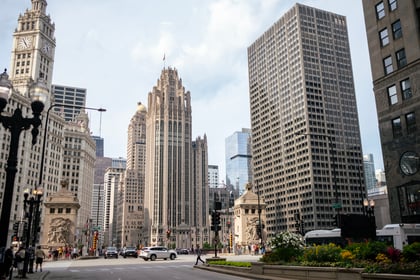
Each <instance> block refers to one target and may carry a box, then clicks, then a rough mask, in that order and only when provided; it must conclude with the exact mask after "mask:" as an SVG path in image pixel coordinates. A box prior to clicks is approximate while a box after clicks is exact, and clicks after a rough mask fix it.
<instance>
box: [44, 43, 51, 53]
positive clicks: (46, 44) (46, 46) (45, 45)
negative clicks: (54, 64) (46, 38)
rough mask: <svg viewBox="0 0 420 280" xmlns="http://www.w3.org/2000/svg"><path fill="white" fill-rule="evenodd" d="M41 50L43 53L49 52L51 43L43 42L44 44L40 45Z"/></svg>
mask: <svg viewBox="0 0 420 280" xmlns="http://www.w3.org/2000/svg"><path fill="white" fill-rule="evenodd" d="M42 52H43V53H45V54H50V52H51V45H50V44H49V43H48V42H45V43H44V46H42Z"/></svg>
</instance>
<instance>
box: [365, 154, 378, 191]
mask: <svg viewBox="0 0 420 280" xmlns="http://www.w3.org/2000/svg"><path fill="white" fill-rule="evenodd" d="M363 169H364V174H365V184H366V190H367V191H369V190H371V189H374V188H376V177H375V163H374V160H373V155H372V154H367V155H363Z"/></svg>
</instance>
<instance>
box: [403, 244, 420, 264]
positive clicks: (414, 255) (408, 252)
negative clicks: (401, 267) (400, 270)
mask: <svg viewBox="0 0 420 280" xmlns="http://www.w3.org/2000/svg"><path fill="white" fill-rule="evenodd" d="M402 256H403V259H404V261H406V262H414V261H416V260H418V259H419V258H420V242H414V243H412V244H410V245H406V246H404V248H403V252H402Z"/></svg>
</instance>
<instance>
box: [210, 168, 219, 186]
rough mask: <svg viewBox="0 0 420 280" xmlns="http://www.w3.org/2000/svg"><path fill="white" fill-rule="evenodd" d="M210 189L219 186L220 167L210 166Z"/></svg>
mask: <svg viewBox="0 0 420 280" xmlns="http://www.w3.org/2000/svg"><path fill="white" fill-rule="evenodd" d="M208 170H209V183H208V186H209V188H217V186H218V185H219V166H217V165H209V167H208Z"/></svg>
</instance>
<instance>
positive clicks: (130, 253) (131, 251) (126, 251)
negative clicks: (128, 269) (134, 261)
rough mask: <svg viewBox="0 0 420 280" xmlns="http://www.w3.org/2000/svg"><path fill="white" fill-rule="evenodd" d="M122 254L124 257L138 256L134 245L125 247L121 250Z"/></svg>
mask: <svg viewBox="0 0 420 280" xmlns="http://www.w3.org/2000/svg"><path fill="white" fill-rule="evenodd" d="M122 256H123V257H124V258H127V257H134V258H137V257H138V253H137V248H136V247H127V248H125V249H124V250H123V253H122Z"/></svg>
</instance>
